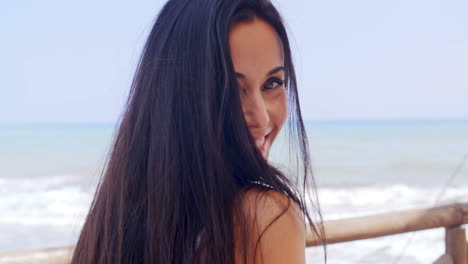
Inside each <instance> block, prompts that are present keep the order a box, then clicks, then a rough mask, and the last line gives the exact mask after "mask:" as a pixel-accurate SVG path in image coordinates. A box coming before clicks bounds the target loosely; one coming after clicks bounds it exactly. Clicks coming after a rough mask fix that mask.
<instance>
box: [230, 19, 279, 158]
mask: <svg viewBox="0 0 468 264" xmlns="http://www.w3.org/2000/svg"><path fill="white" fill-rule="evenodd" d="M229 45H230V51H231V58H232V62H233V64H234V69H235V71H236V77H237V82H238V84H239V88H240V96H241V102H242V110H243V112H244V117H245V120H246V122H247V125H248V127H249V131H250V133H251V135H252V137H253V138H254V139H255V142H256V143H257V147H258V148H259V150H260V151H261V152H262V155H263V157H264V158H265V159H266V160H268V156H269V153H270V148H271V146H272V144H273V141H274V140H275V138H276V136H277V135H278V133H279V131H280V130H281V127H282V126H283V124H284V122H285V120H286V117H287V100H286V90H285V87H284V84H283V83H284V78H285V72H284V54H283V46H282V42H281V39H280V38H279V36H278V35H277V33H276V31H275V30H274V29H273V27H271V26H270V25H269V24H268V23H267V22H266V21H264V20H262V19H260V18H258V17H256V18H255V19H254V20H253V21H250V22H238V23H235V24H234V25H233V26H232V28H231V30H230V32H229Z"/></svg>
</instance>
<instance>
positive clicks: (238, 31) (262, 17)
mask: <svg viewBox="0 0 468 264" xmlns="http://www.w3.org/2000/svg"><path fill="white" fill-rule="evenodd" d="M287 117H289V119H288V118H287ZM286 120H289V126H288V129H289V131H290V133H291V135H292V138H295V139H296V140H298V143H299V150H300V152H299V154H300V159H299V160H300V161H301V162H302V165H303V166H302V167H301V169H302V172H303V173H304V176H303V185H304V186H303V191H302V193H299V192H298V191H297V190H296V189H295V188H296V186H295V185H294V184H293V183H292V182H291V180H290V178H287V177H286V176H285V175H284V174H283V173H282V172H281V171H280V170H279V169H277V168H275V167H273V166H272V165H271V164H269V163H268V156H269V152H270V148H271V146H272V144H273V142H274V141H275V139H276V138H277V136H278V133H279V132H280V130H281V128H282V126H283V124H284V122H285V121H286ZM109 153H110V155H109V156H108V160H107V163H106V167H105V170H104V173H103V178H102V179H101V181H100V183H99V186H98V188H97V191H96V194H95V197H94V200H93V203H92V206H91V209H90V211H89V214H88V216H87V218H86V221H85V224H84V226H83V229H82V232H81V234H80V237H79V240H78V242H77V244H76V247H75V251H74V255H73V259H72V263H112V264H115V263H236V264H237V263H270V264H275V263H305V225H304V216H306V217H307V220H308V223H309V225H310V227H311V230H312V231H313V232H314V233H315V234H316V235H317V236H318V237H323V230H321V229H319V228H317V227H316V225H315V224H313V223H312V220H311V216H310V213H309V212H308V211H307V208H306V207H305V202H304V192H305V190H306V188H305V185H306V183H307V179H309V177H307V176H308V174H310V168H309V167H310V165H309V164H310V163H309V154H308V147H307V138H306V135H305V131H304V125H303V122H302V118H301V113H300V109H299V102H298V97H297V89H296V79H295V73H294V68H293V64H292V59H291V51H290V47H289V43H288V38H287V35H286V31H285V29H284V26H283V24H282V20H281V18H280V16H279V14H278V12H277V11H276V9H275V8H274V7H273V5H272V4H271V3H270V2H269V1H262V0H170V1H168V2H167V3H166V4H165V5H164V7H163V8H162V10H161V11H160V13H159V14H158V16H157V19H156V22H155V24H154V26H153V28H152V30H151V33H150V35H149V37H148V40H147V42H146V45H145V47H144V50H143V54H142V57H141V59H140V63H139V65H138V68H137V72H136V75H135V78H134V81H133V84H132V87H131V91H130V95H129V99H128V102H127V105H126V108H125V112H124V114H123V117H122V120H121V121H120V124H119V128H118V131H117V134H116V136H115V141H114V144H113V145H112V149H111V150H110V152H109ZM295 176H296V177H297V176H298V175H295ZM310 179H311V178H310ZM312 184H313V181H312ZM307 189H309V188H307ZM314 208H315V209H316V212H318V213H319V212H320V211H319V210H318V204H316V203H315V207H314ZM319 216H320V214H319ZM317 226H318V225H317Z"/></svg>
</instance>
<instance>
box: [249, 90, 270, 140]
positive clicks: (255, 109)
mask: <svg viewBox="0 0 468 264" xmlns="http://www.w3.org/2000/svg"><path fill="white" fill-rule="evenodd" d="M245 99H246V100H245V103H244V115H245V120H246V122H247V126H248V127H249V128H250V129H254V128H255V129H266V128H267V127H268V123H269V122H270V117H269V115H268V109H267V104H266V102H265V100H264V99H263V97H262V95H261V94H260V93H254V94H250V95H249V96H248V98H245ZM260 136H263V135H260ZM254 137H256V136H255V135H254Z"/></svg>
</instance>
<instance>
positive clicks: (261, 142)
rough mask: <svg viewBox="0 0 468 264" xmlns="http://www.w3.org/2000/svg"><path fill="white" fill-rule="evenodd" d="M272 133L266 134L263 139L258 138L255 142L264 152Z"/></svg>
mask: <svg viewBox="0 0 468 264" xmlns="http://www.w3.org/2000/svg"><path fill="white" fill-rule="evenodd" d="M269 135H270V133H268V134H267V135H266V136H264V137H263V138H262V139H261V140H257V141H256V142H255V144H256V145H257V147H258V149H259V150H260V151H261V152H263V151H264V150H265V145H266V142H267V139H268V136H269Z"/></svg>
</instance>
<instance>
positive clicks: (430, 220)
mask: <svg viewBox="0 0 468 264" xmlns="http://www.w3.org/2000/svg"><path fill="white" fill-rule="evenodd" d="M464 224H468V203H456V204H451V205H446V206H440V207H434V208H428V209H415V210H406V211H395V212H390V213H383V214H376V215H370V216H362V217H353V218H347V219H340V220H330V221H325V223H324V228H325V232H326V238H327V244H334V243H340V242H348V241H354V240H361V239H369V238H376V237H382V236H387V235H396V234H401V233H407V232H414V231H419V230H427V229H432V228H440V227H444V228H445V254H444V255H442V256H440V258H438V259H437V260H435V261H434V264H449V263H450V264H468V243H467V237H466V232H465V229H464V228H463V227H462V225H464ZM317 245H320V241H319V240H318V239H317V238H316V237H314V236H313V234H312V233H311V232H310V231H309V230H308V232H307V241H306V246H307V247H312V246H317ZM72 251H73V246H67V247H58V248H47V249H37V250H23V251H17V252H7V253H0V264H13V263H30V264H39V263H48V264H66V263H68V262H69V261H70V257H71V253H72ZM46 256H47V257H46ZM22 260H24V261H22Z"/></svg>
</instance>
